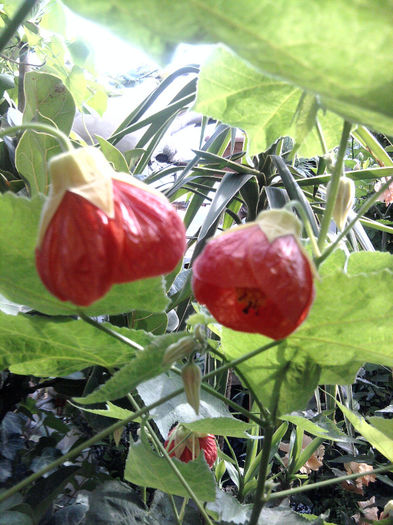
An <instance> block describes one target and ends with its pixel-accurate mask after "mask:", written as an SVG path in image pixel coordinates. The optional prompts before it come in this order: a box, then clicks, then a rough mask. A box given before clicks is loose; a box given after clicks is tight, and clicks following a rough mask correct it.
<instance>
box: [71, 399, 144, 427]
mask: <svg viewBox="0 0 393 525" xmlns="http://www.w3.org/2000/svg"><path fill="white" fill-rule="evenodd" d="M71 404H72V405H73V403H71ZM73 406H75V407H76V408H78V409H79V410H83V412H89V413H90V414H95V415H96V416H104V417H111V418H112V419H118V420H121V419H127V418H128V417H130V416H131V414H133V412H132V411H131V410H127V409H126V408H121V407H119V406H117V405H114V404H113V403H111V402H110V401H108V402H107V403H106V409H99V408H96V409H94V408H85V407H81V406H77V405H73ZM134 421H135V422H138V423H140V421H141V419H140V418H137V419H134Z"/></svg>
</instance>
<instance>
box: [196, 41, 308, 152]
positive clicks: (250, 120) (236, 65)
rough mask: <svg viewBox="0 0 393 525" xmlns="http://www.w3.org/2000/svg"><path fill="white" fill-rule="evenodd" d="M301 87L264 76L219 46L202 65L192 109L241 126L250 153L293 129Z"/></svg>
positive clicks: (262, 148) (257, 150)
mask: <svg viewBox="0 0 393 525" xmlns="http://www.w3.org/2000/svg"><path fill="white" fill-rule="evenodd" d="M301 94H302V92H301V90H300V89H298V88H296V87H294V86H291V85H290V84H287V83H284V82H281V81H280V80H277V79H274V78H271V77H267V76H265V75H263V74H261V73H260V72H259V71H257V70H256V69H255V68H252V67H250V65H249V64H247V63H245V62H244V61H243V60H241V59H240V58H239V57H238V56H237V55H235V54H233V53H231V52H230V51H229V50H228V49H227V48H224V47H222V46H219V47H217V48H216V50H215V52H214V53H213V54H212V55H210V56H209V59H208V60H207V62H206V63H205V64H204V65H203V66H202V69H201V73H200V77H199V82H198V93H197V101H196V104H195V110H196V111H198V112H200V113H203V114H205V115H209V117H213V118H216V119H218V120H221V121H222V122H225V123H226V124H230V125H231V126H234V127H238V128H241V129H244V130H245V131H246V132H247V134H248V137H249V151H250V154H251V155H253V154H256V153H260V152H261V151H265V150H266V149H267V148H268V147H269V146H270V145H271V144H272V143H273V142H274V141H275V140H277V138H278V137H281V136H285V135H291V133H293V132H294V128H293V118H294V114H295V111H296V108H297V106H298V103H299V99H300V97H301Z"/></svg>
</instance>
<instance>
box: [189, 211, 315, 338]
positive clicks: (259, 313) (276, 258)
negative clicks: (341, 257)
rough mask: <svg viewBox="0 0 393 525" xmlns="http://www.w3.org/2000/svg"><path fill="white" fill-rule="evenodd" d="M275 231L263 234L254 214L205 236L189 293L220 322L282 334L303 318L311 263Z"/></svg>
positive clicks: (309, 298) (291, 238)
mask: <svg viewBox="0 0 393 525" xmlns="http://www.w3.org/2000/svg"><path fill="white" fill-rule="evenodd" d="M264 213H266V214H267V213H271V212H264ZM282 213H286V212H282ZM272 217H273V218H274V219H275V218H277V214H276V213H275V214H272ZM269 220H270V216H269ZM285 220H287V217H285ZM280 233H282V234H279V235H271V231H270V230H269V231H268V235H269V237H270V239H269V238H268V236H267V234H266V233H265V231H264V228H263V225H262V224H261V223H259V222H258V220H257V221H256V222H255V223H250V224H249V225H246V226H240V227H235V228H233V229H232V230H229V231H227V232H224V233H223V234H221V235H219V236H217V237H216V238H214V239H212V240H210V241H209V242H208V243H207V245H206V247H205V249H204V250H203V252H202V253H201V254H200V255H199V257H198V258H197V259H196V260H195V263H194V266H193V282H192V285H193V290H194V294H195V297H196V299H197V300H198V301H199V302H200V303H202V304H205V305H206V306H207V307H208V309H209V310H210V312H211V313H212V315H213V316H214V317H215V318H216V319H217V321H219V322H220V323H221V324H223V325H224V326H227V327H229V328H232V329H233V330H239V331H242V332H250V333H260V334H263V335H266V336H268V337H271V338H272V339H282V338H284V337H287V336H288V335H289V334H291V333H292V332H293V331H294V330H295V329H296V328H297V327H298V326H299V325H300V324H301V323H302V322H303V321H304V320H305V318H306V316H307V314H308V311H309V309H310V306H311V303H312V301H313V297H314V286H313V272H312V265H311V263H310V261H309V259H308V257H307V256H306V255H305V253H304V252H303V250H302V248H301V247H300V245H299V242H298V240H297V238H296V236H295V235H294V234H293V233H287V234H285V233H284V232H283V231H280Z"/></svg>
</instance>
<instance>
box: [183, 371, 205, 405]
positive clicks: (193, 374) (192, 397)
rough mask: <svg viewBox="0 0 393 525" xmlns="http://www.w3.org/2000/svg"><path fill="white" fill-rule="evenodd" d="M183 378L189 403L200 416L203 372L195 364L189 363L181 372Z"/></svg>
mask: <svg viewBox="0 0 393 525" xmlns="http://www.w3.org/2000/svg"><path fill="white" fill-rule="evenodd" d="M181 376H182V378H183V384H184V391H185V393H186V397H187V401H188V403H189V404H190V405H191V406H192V408H193V409H194V410H195V412H196V414H199V403H200V390H201V382H202V372H201V369H200V368H199V366H198V365H196V364H195V363H188V364H187V365H186V366H185V367H183V369H182V371H181Z"/></svg>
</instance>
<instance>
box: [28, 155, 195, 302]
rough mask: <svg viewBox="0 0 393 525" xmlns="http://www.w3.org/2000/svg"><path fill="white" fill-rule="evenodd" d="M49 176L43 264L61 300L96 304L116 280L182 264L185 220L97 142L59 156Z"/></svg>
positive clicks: (40, 245) (40, 253)
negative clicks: (122, 169) (118, 170)
mask: <svg viewBox="0 0 393 525" xmlns="http://www.w3.org/2000/svg"><path fill="white" fill-rule="evenodd" d="M49 173H50V176H51V188H50V193H49V197H48V200H47V202H46V204H45V206H44V208H43V211H42V214H41V223H40V228H39V235H38V242H37V248H36V266H37V270H38V273H39V275H40V277H41V280H42V281H43V283H44V285H45V286H46V287H47V288H48V290H49V291H50V292H51V293H52V294H53V295H55V296H56V297H57V298H58V299H60V300H62V301H71V302H72V303H74V304H76V305H79V306H88V305H90V304H91V303H92V302H94V301H96V300H97V299H99V298H100V297H102V296H103V295H104V294H105V293H106V292H107V291H108V290H109V289H110V288H111V286H112V285H113V284H115V283H125V282H132V281H136V280H138V279H143V278H146V277H153V276H156V275H161V274H164V273H168V272H170V271H172V270H173V269H174V268H175V267H176V265H177V263H178V261H179V259H180V258H181V257H182V255H183V252H184V249H185V230H184V225H183V223H182V221H181V219H180V217H179V216H178V215H177V213H176V210H175V209H174V208H173V207H172V206H171V205H170V203H169V201H168V200H167V199H166V198H165V197H164V196H163V195H162V194H161V193H160V192H157V191H155V190H153V189H151V188H150V187H149V186H147V185H146V184H144V183H143V182H140V181H139V180H137V179H135V178H134V177H132V176H131V175H128V174H119V173H116V172H115V171H114V170H113V169H112V167H111V165H110V164H109V162H108V161H107V160H106V159H105V157H104V155H103V154H102V153H101V152H100V151H99V150H97V149H96V148H93V147H86V148H80V149H75V150H72V151H70V152H67V153H63V154H61V155H57V156H55V157H52V159H51V160H50V163H49Z"/></svg>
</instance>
